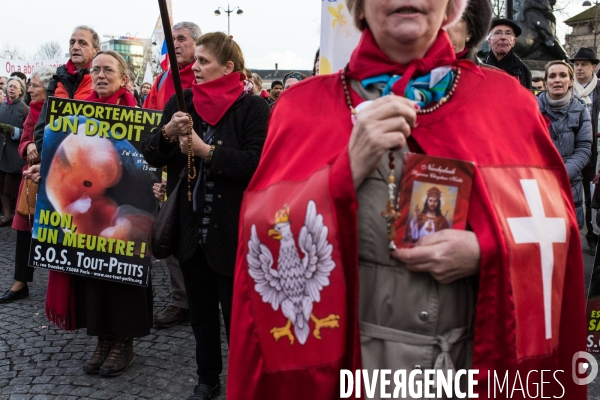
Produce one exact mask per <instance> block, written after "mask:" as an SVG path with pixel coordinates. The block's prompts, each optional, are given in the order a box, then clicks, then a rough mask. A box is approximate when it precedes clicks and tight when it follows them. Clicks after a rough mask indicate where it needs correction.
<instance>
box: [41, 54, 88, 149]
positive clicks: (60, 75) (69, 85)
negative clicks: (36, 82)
mask: <svg viewBox="0 0 600 400" xmlns="http://www.w3.org/2000/svg"><path fill="white" fill-rule="evenodd" d="M89 73H90V70H89V69H87V68H84V69H81V70H79V71H77V73H76V74H75V75H71V74H70V73H69V72H68V71H67V67H66V66H64V65H61V66H60V67H58V68H57V69H56V74H54V76H53V77H52V80H50V83H49V84H48V87H47V88H46V101H45V102H44V105H43V106H42V111H41V112H40V116H39V117H38V120H37V123H36V124H35V129H34V130H33V140H34V142H35V147H37V151H38V154H39V155H40V156H41V155H42V142H43V141H44V128H45V127H46V114H47V113H48V99H49V98H50V97H54V93H55V92H56V88H57V86H58V84H59V83H62V85H63V87H64V88H65V90H66V91H67V93H68V94H69V98H70V99H72V98H74V96H75V93H76V92H77V89H78V88H79V85H80V84H81V81H82V80H83V78H84V76H85V75H86V74H89Z"/></svg>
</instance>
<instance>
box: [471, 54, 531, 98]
mask: <svg viewBox="0 0 600 400" xmlns="http://www.w3.org/2000/svg"><path fill="white" fill-rule="evenodd" d="M483 62H484V63H486V64H488V65H491V66H493V67H496V68H500V69H501V70H503V71H505V72H507V73H508V74H510V75H512V76H514V77H515V78H517V79H518V80H519V82H520V83H521V86H523V87H524V88H526V89H531V71H530V70H529V67H528V66H527V65H525V64H524V63H523V61H521V59H520V58H519V57H517V55H516V54H515V53H514V52H513V51H512V50H511V51H510V52H509V53H508V54H507V55H506V56H504V57H503V58H502V59H501V60H498V59H497V58H496V56H495V55H494V52H493V51H491V50H490V52H489V53H488V55H487V57H486V58H485V60H484V61H483Z"/></svg>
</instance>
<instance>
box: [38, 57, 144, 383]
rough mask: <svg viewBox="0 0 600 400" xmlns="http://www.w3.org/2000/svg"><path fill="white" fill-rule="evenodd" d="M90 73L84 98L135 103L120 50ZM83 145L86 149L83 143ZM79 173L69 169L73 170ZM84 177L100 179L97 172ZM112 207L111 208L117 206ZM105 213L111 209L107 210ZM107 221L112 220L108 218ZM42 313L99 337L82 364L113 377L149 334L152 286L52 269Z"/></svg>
mask: <svg viewBox="0 0 600 400" xmlns="http://www.w3.org/2000/svg"><path fill="white" fill-rule="evenodd" d="M90 74H91V75H92V85H93V88H94V91H93V92H92V93H91V94H90V95H89V97H88V98H87V99H86V100H87V101H91V102H95V103H105V104H118V105H122V106H129V107H135V106H136V101H135V99H134V97H133V96H132V95H131V93H130V92H129V91H127V90H126V88H125V85H126V83H127V80H128V73H127V64H126V63H125V60H124V59H123V57H121V56H120V55H119V54H118V53H116V52H114V51H100V52H98V53H97V54H96V56H95V57H94V60H93V62H92V67H91V69H90ZM66 140H67V139H65V141H66ZM65 141H63V144H64V143H65ZM82 149H83V151H85V148H83V147H82ZM97 151H100V149H98V150H97ZM80 152H81V151H80ZM73 154H79V153H73ZM107 157H108V156H107ZM117 162H118V161H117ZM78 172H79V171H73V172H71V174H77V173H78ZM81 172H82V173H83V174H88V176H89V174H94V173H96V174H98V173H100V172H99V171H91V170H90V171H81ZM46 179H48V178H46ZM88 179H90V180H92V181H95V182H98V181H100V179H99V178H96V177H95V176H92V177H91V178H88ZM148 189H150V188H148ZM98 201H100V203H97V202H98ZM95 204H100V206H98V205H95ZM92 207H95V208H94V209H95V211H94V212H103V211H102V210H100V207H104V208H110V207H113V208H114V209H116V206H114V205H113V204H112V202H111V201H110V200H107V201H105V202H102V201H101V199H99V200H96V199H95V200H94V201H93V202H92ZM104 211H107V210H104ZM112 211H113V213H114V211H115V210H112ZM107 215H112V213H108V212H107ZM105 219H106V218H105ZM107 222H110V218H109V219H108V221H107ZM96 228H97V227H96ZM86 229H87V228H86V227H85V226H84V227H81V226H78V232H79V233H83V234H92V233H91V232H89V231H86ZM46 315H47V317H48V319H50V321H52V322H54V323H55V324H56V325H57V326H58V327H59V328H61V329H65V330H73V329H80V328H87V334H88V335H90V336H97V337H98V345H97V347H96V350H95V351H94V354H93V355H92V357H91V359H89V360H88V361H86V362H85V363H84V365H83V370H84V371H85V372H86V373H88V374H100V375H102V376H117V375H120V374H122V373H123V372H125V370H126V369H127V368H128V367H129V365H130V364H131V362H132V361H133V338H134V337H141V336H146V335H148V334H150V328H151V327H152V285H151V284H149V285H148V287H139V286H133V285H129V284H125V283H119V282H114V281H106V280H101V279H95V278H87V277H84V276H76V275H69V274H63V273H60V272H55V271H50V275H49V279H48V292H47V296H46Z"/></svg>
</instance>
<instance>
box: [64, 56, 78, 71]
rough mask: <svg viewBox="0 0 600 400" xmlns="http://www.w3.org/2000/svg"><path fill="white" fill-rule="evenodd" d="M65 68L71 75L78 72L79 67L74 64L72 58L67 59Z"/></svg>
mask: <svg viewBox="0 0 600 400" xmlns="http://www.w3.org/2000/svg"><path fill="white" fill-rule="evenodd" d="M65 68H66V69H67V72H68V73H70V74H71V75H75V74H76V73H77V67H76V66H75V64H73V61H71V59H69V61H67V63H66V64H65Z"/></svg>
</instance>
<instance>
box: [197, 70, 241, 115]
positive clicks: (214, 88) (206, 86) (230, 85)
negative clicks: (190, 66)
mask: <svg viewBox="0 0 600 400" xmlns="http://www.w3.org/2000/svg"><path fill="white" fill-rule="evenodd" d="M244 79H246V76H245V75H244V74H240V73H239V72H233V73H231V74H227V75H225V76H223V77H221V78H218V79H215V80H213V81H210V82H206V83H200V84H197V83H194V84H192V91H193V92H194V98H193V101H194V109H195V110H196V112H197V113H198V115H199V116H200V118H202V119H203V120H204V121H206V122H208V124H209V125H212V126H214V125H216V124H217V122H219V121H220V120H221V118H223V115H225V113H226V112H227V110H229V107H231V106H232V105H233V103H235V101H236V100H237V99H238V98H239V97H240V95H241V94H242V91H243V90H244Z"/></svg>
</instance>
